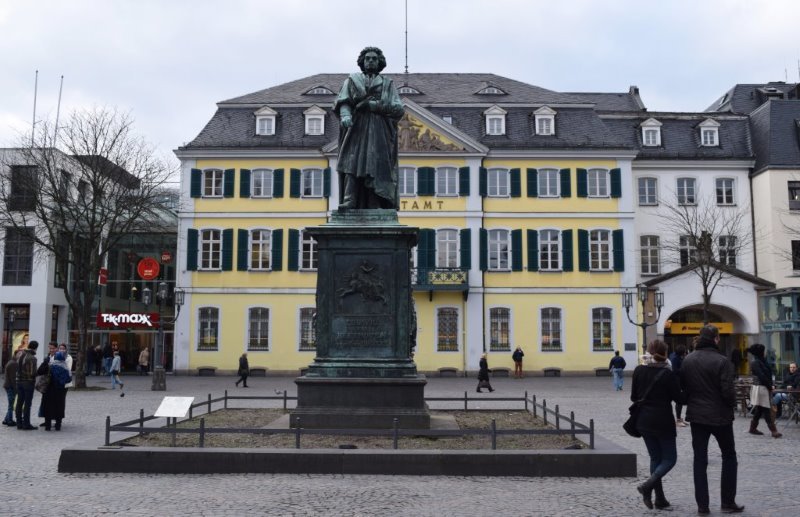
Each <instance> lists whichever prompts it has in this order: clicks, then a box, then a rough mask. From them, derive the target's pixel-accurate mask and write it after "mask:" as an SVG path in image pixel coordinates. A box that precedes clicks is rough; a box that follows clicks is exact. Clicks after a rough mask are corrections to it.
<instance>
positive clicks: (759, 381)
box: [747, 343, 783, 438]
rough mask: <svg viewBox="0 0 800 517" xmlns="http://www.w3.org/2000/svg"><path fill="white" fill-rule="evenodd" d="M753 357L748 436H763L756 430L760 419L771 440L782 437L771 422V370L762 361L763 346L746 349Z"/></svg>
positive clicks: (755, 345)
mask: <svg viewBox="0 0 800 517" xmlns="http://www.w3.org/2000/svg"><path fill="white" fill-rule="evenodd" d="M747 351H748V352H750V354H752V356H753V360H752V361H750V372H751V373H752V374H753V375H755V377H756V382H754V383H753V386H752V387H751V388H750V404H751V405H752V406H753V419H752V420H751V421H750V434H764V433H762V432H761V431H759V430H758V421H759V420H760V419H761V417H762V416H763V417H764V420H766V422H767V427H768V428H769V430H770V432H771V433H772V437H773V438H780V437H781V436H783V435H782V434H781V433H779V432H778V428H777V427H775V422H774V421H773V420H772V408H771V405H772V395H771V390H772V388H773V385H772V370H770V368H769V366H768V365H767V362H766V361H765V360H764V345H762V344H760V343H756V344H754V345H751V346H750V348H748V349H747Z"/></svg>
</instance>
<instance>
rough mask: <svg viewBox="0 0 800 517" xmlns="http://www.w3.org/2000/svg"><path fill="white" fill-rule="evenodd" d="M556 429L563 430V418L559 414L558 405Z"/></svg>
mask: <svg viewBox="0 0 800 517" xmlns="http://www.w3.org/2000/svg"><path fill="white" fill-rule="evenodd" d="M556 429H561V418H560V415H559V414H558V404H556Z"/></svg>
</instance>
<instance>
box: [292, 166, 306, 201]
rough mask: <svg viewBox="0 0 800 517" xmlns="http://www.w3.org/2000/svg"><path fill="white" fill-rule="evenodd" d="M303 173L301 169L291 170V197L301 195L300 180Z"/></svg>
mask: <svg viewBox="0 0 800 517" xmlns="http://www.w3.org/2000/svg"><path fill="white" fill-rule="evenodd" d="M302 178H303V173H302V172H300V169H290V170H289V197H300V180H301V179H302Z"/></svg>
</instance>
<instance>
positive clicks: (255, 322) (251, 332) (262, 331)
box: [247, 307, 269, 352]
mask: <svg viewBox="0 0 800 517" xmlns="http://www.w3.org/2000/svg"><path fill="white" fill-rule="evenodd" d="M247 350H248V352H249V351H258V352H268V351H269V309H267V308H266V307H250V309H248V311H247Z"/></svg>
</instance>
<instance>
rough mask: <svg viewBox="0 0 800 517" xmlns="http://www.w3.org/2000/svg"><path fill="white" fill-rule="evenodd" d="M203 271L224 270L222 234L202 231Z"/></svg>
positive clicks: (201, 253)
mask: <svg viewBox="0 0 800 517" xmlns="http://www.w3.org/2000/svg"><path fill="white" fill-rule="evenodd" d="M198 269H200V270H203V271H220V270H222V232H221V231H220V230H214V229H209V230H200V267H199V268H198Z"/></svg>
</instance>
